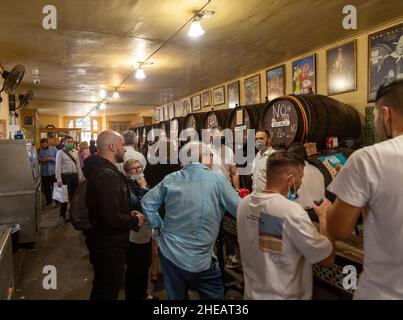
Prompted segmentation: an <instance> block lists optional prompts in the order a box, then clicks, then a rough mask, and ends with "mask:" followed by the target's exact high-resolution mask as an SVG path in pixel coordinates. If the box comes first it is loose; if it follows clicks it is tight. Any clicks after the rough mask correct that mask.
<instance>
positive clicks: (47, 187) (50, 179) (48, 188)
mask: <svg viewBox="0 0 403 320" xmlns="http://www.w3.org/2000/svg"><path fill="white" fill-rule="evenodd" d="M41 180H42V191H43V193H44V195H45V199H46V204H50V203H52V192H53V184H54V183H55V182H56V178H55V175H53V176H42V177H41Z"/></svg>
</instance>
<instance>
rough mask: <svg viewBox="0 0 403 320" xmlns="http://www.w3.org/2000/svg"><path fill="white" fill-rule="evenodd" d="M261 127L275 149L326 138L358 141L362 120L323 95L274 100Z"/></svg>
mask: <svg viewBox="0 0 403 320" xmlns="http://www.w3.org/2000/svg"><path fill="white" fill-rule="evenodd" d="M261 127H262V128H264V129H267V130H269V132H270V135H271V136H272V139H273V142H274V144H275V145H276V146H288V145H290V144H291V143H292V142H301V143H305V142H316V144H317V146H318V149H323V148H325V146H326V142H325V141H326V137H338V139H339V140H343V139H346V138H349V139H359V138H360V135H361V119H360V115H359V113H358V112H357V111H356V110H355V109H354V108H352V107H350V106H349V105H346V104H344V103H341V102H339V101H337V100H334V99H332V98H329V97H327V96H322V95H287V96H283V97H280V98H277V99H274V100H272V101H271V102H270V103H269V104H268V105H267V106H266V107H265V109H264V111H263V114H262V118H261Z"/></svg>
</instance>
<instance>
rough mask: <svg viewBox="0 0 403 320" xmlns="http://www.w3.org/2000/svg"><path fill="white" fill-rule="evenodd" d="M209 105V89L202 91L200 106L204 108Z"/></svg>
mask: <svg viewBox="0 0 403 320" xmlns="http://www.w3.org/2000/svg"><path fill="white" fill-rule="evenodd" d="M209 106H211V91H210V90H208V91H205V92H203V93H202V107H203V108H206V107H209Z"/></svg>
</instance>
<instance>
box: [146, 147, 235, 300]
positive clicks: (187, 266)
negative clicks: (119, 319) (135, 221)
mask: <svg viewBox="0 0 403 320" xmlns="http://www.w3.org/2000/svg"><path fill="white" fill-rule="evenodd" d="M180 160H181V163H182V164H184V165H185V166H184V168H183V169H182V170H180V171H177V172H174V173H171V174H169V175H167V176H166V177H165V178H164V180H162V181H161V182H160V183H159V184H158V185H157V186H156V187H154V188H153V189H152V190H150V191H149V192H148V193H147V194H146V195H145V197H144V198H143V199H142V207H143V212H144V215H145V216H146V218H147V221H148V223H149V225H150V227H151V228H161V229H160V237H159V254H160V261H161V269H162V273H163V276H164V283H165V288H166V290H167V292H168V298H169V299H171V300H178V299H179V300H184V299H187V298H188V295H187V292H188V287H189V286H192V287H193V288H194V289H196V290H197V291H198V292H199V294H200V297H201V298H202V299H223V298H224V286H223V283H222V278H221V271H220V267H219V265H218V261H217V257H216V256H215V255H214V243H215V240H216V238H217V235H218V231H219V228H220V223H221V219H222V217H223V215H224V213H225V211H228V212H230V213H231V214H232V215H233V216H235V215H236V209H237V206H238V202H239V196H238V194H237V193H236V192H235V190H234V189H233V188H232V186H231V185H230V183H229V181H228V179H226V178H225V177H224V176H223V175H221V174H219V173H216V172H214V171H212V170H211V166H212V153H211V150H210V148H209V147H208V146H207V145H206V144H203V143H201V142H190V143H188V144H187V145H185V146H184V147H183V148H182V149H181V152H180ZM163 203H164V204H165V211H166V213H165V218H164V221H162V219H161V217H160V216H159V214H158V209H159V208H160V207H161V205H162V204H163Z"/></svg>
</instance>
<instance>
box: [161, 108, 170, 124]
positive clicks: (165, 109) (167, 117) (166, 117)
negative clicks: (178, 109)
mask: <svg viewBox="0 0 403 320" xmlns="http://www.w3.org/2000/svg"><path fill="white" fill-rule="evenodd" d="M166 120H169V113H168V105H165V106H164V119H163V120H162V121H166Z"/></svg>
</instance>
